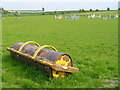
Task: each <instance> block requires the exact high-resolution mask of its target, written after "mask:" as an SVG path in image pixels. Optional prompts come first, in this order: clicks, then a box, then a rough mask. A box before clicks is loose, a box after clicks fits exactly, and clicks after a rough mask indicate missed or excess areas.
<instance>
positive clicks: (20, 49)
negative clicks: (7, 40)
mask: <svg viewBox="0 0 120 90" xmlns="http://www.w3.org/2000/svg"><path fill="white" fill-rule="evenodd" d="M29 43H33V44H36V45H37V46H39V47H40V45H39V44H38V43H36V42H33V41H28V42H26V43H24V44H23V45H22V46H21V47H20V48H19V50H18V52H20V51H21V50H22V49H23V47H24V46H25V45H27V44H29Z"/></svg>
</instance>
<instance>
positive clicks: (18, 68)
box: [2, 55, 49, 85]
mask: <svg viewBox="0 0 120 90" xmlns="http://www.w3.org/2000/svg"><path fill="white" fill-rule="evenodd" d="M2 61H3V65H2V68H3V69H5V70H6V71H5V73H6V75H8V77H9V74H11V75H12V76H14V80H15V81H14V82H15V83H19V82H20V81H21V80H22V81H27V80H28V81H30V82H33V83H37V84H39V83H40V84H41V85H44V83H45V82H46V81H49V77H48V76H47V75H46V73H45V72H44V71H41V70H38V69H37V68H36V67H33V66H29V65H27V64H26V63H24V62H22V61H18V60H16V59H14V58H12V57H11V56H10V55H4V56H3V58H2ZM3 77H4V73H3ZM4 79H6V78H4ZM11 79H12V78H11ZM9 81H10V80H9Z"/></svg>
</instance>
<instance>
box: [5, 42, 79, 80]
mask: <svg viewBox="0 0 120 90" xmlns="http://www.w3.org/2000/svg"><path fill="white" fill-rule="evenodd" d="M31 44H36V46H35V45H31ZM46 47H49V48H52V49H53V50H50V49H45V48H46ZM6 49H7V50H9V51H10V52H11V56H12V57H13V58H15V59H17V60H20V61H23V62H25V63H26V64H28V65H32V66H36V67H37V68H38V69H40V70H43V71H44V72H45V73H46V74H47V75H48V76H52V77H56V78H59V77H65V76H66V75H67V74H68V73H73V72H78V68H75V67H72V66H73V63H72V59H71V57H70V56H69V55H68V54H65V53H61V52H57V49H56V48H54V47H53V46H51V45H43V46H40V45H39V44H38V43H36V42H33V41H29V42H26V43H22V42H19V43H16V44H15V45H13V46H12V47H7V48H6Z"/></svg>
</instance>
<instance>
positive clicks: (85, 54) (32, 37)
mask: <svg viewBox="0 0 120 90" xmlns="http://www.w3.org/2000/svg"><path fill="white" fill-rule="evenodd" d="M113 13H115V14H116V13H117V12H113ZM85 14H86V13H85ZM104 14H108V12H104ZM63 18H64V17H63ZM117 35H118V21H117V19H109V18H108V20H102V18H95V19H88V18H87V17H85V16H81V19H80V20H76V21H66V20H65V19H62V20H55V19H54V15H43V16H22V17H21V19H16V18H15V17H5V19H4V20H3V57H2V58H3V59H2V62H3V64H2V75H3V77H2V81H3V83H2V85H3V88H100V87H104V88H106V87H109V88H113V87H115V88H118V84H117V83H118V36H117ZM26 41H36V42H38V43H39V44H40V45H47V44H48V45H52V46H54V47H56V48H57V50H58V51H59V52H63V53H67V54H69V55H70V56H71V57H72V59H73V66H75V67H77V68H79V69H80V71H79V72H77V73H73V74H70V75H68V77H66V78H60V79H55V78H48V77H47V76H46V74H44V72H42V71H39V70H36V69H35V68H34V67H31V66H27V65H26V64H24V63H22V62H17V61H16V60H15V59H12V58H11V56H10V53H9V52H8V51H7V50H6V49H5V48H6V47H9V46H13V45H14V44H15V43H18V42H26Z"/></svg>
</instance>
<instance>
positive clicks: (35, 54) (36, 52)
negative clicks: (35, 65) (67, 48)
mask: <svg viewBox="0 0 120 90" xmlns="http://www.w3.org/2000/svg"><path fill="white" fill-rule="evenodd" d="M45 47H51V48H52V49H53V50H54V51H57V49H56V48H54V47H53V46H51V45H44V46H41V47H40V48H38V49H37V50H36V51H35V53H34V55H33V58H35V57H36V56H37V54H38V52H39V51H40V50H41V49H43V48H45Z"/></svg>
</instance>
